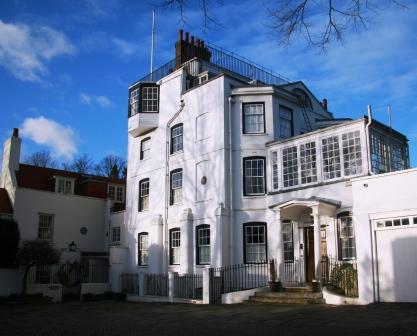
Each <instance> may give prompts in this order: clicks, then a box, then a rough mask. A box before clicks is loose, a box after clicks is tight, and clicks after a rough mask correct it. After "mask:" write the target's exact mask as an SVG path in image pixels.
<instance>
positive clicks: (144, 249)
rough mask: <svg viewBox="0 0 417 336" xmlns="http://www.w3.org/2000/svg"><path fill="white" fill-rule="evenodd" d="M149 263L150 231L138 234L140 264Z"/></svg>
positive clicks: (145, 264)
mask: <svg viewBox="0 0 417 336" xmlns="http://www.w3.org/2000/svg"><path fill="white" fill-rule="evenodd" d="M148 265H149V233H147V232H141V233H139V234H138V266H148Z"/></svg>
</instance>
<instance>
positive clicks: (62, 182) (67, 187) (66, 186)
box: [55, 177, 74, 194]
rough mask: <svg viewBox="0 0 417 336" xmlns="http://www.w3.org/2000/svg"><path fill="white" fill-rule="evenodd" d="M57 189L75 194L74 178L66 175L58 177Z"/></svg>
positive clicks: (62, 192)
mask: <svg viewBox="0 0 417 336" xmlns="http://www.w3.org/2000/svg"><path fill="white" fill-rule="evenodd" d="M55 191H56V192H58V193H60V194H74V180H73V179H70V178H65V177H56V178H55Z"/></svg>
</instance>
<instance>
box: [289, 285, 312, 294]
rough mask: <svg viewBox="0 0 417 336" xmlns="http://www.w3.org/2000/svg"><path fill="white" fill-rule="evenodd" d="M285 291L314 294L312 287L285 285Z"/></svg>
mask: <svg viewBox="0 0 417 336" xmlns="http://www.w3.org/2000/svg"><path fill="white" fill-rule="evenodd" d="M284 291H285V292H289V293H298V292H302V293H306V292H307V293H312V292H313V288H312V287H311V286H285V285H284Z"/></svg>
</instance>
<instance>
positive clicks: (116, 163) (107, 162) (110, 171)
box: [94, 154, 126, 178]
mask: <svg viewBox="0 0 417 336" xmlns="http://www.w3.org/2000/svg"><path fill="white" fill-rule="evenodd" d="M125 169H126V160H125V159H123V158H122V157H120V156H117V155H113V154H109V155H107V156H106V157H104V158H103V159H102V160H101V161H100V163H98V164H96V165H95V166H94V171H95V173H96V174H97V175H103V176H109V177H114V178H123V177H124V176H123V175H124V171H125Z"/></svg>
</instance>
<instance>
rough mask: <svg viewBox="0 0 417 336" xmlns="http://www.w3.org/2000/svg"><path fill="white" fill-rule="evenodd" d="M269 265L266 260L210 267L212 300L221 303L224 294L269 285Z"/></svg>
mask: <svg viewBox="0 0 417 336" xmlns="http://www.w3.org/2000/svg"><path fill="white" fill-rule="evenodd" d="M269 265H270V264H268V263H267V262H265V263H259V264H237V265H231V266H226V267H218V268H210V271H209V274H210V295H211V297H210V301H211V302H212V303H221V295H222V294H225V293H231V292H238V291H242V290H247V289H253V288H259V287H264V286H267V285H268V281H269V270H270V268H269Z"/></svg>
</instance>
